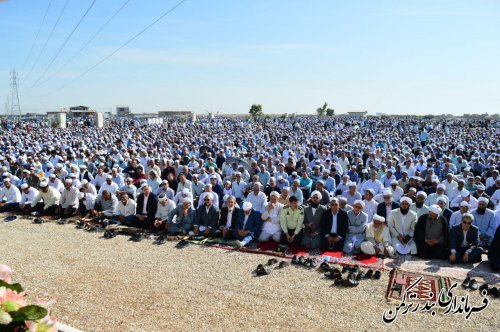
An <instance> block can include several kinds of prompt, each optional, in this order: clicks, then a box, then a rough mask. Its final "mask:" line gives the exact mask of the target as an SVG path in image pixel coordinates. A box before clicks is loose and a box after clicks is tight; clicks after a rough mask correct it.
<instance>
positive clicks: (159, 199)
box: [158, 194, 168, 202]
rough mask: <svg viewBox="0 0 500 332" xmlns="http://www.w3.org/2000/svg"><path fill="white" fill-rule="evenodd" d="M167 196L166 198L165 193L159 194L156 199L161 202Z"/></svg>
mask: <svg viewBox="0 0 500 332" xmlns="http://www.w3.org/2000/svg"><path fill="white" fill-rule="evenodd" d="M167 199H168V198H167V195H165V194H161V195H160V196H159V197H158V201H159V202H163V201H166V200H167Z"/></svg>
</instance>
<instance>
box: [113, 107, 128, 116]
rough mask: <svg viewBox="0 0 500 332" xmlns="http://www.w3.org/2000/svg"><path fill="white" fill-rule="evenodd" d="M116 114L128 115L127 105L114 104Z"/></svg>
mask: <svg viewBox="0 0 500 332" xmlns="http://www.w3.org/2000/svg"><path fill="white" fill-rule="evenodd" d="M116 116H120V117H122V116H123V117H128V116H130V108H129V107H128V106H116Z"/></svg>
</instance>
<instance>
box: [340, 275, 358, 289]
mask: <svg viewBox="0 0 500 332" xmlns="http://www.w3.org/2000/svg"><path fill="white" fill-rule="evenodd" d="M342 285H343V286H344V287H356V286H357V285H359V281H357V280H356V278H354V277H353V276H350V277H348V278H347V279H345V280H344V282H343V283H342Z"/></svg>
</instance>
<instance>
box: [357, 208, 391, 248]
mask: <svg viewBox="0 0 500 332" xmlns="http://www.w3.org/2000/svg"><path fill="white" fill-rule="evenodd" d="M365 235H366V241H364V242H362V243H361V251H362V252H364V253H365V254H367V255H384V256H389V257H390V256H393V255H394V248H393V247H392V245H391V233H390V232H389V227H388V226H387V224H386V223H385V218H384V217H382V216H379V215H378V214H375V215H373V222H371V223H369V224H368V226H367V227H366V233H365Z"/></svg>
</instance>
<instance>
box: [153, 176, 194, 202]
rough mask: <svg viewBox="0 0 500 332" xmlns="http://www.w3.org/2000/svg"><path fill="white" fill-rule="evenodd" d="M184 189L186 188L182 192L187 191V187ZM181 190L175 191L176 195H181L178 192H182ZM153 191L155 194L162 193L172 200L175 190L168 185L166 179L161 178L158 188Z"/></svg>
mask: <svg viewBox="0 0 500 332" xmlns="http://www.w3.org/2000/svg"><path fill="white" fill-rule="evenodd" d="M185 189H186V190H185V191H184V192H187V191H189V189H188V188H185ZM182 191H183V190H182V189H181V190H179V191H178V192H177V195H179V197H181V195H180V192H182ZM153 192H154V193H155V195H156V196H160V195H161V194H164V195H165V196H166V197H167V198H168V199H170V200H174V198H175V196H176V193H175V191H174V190H173V189H172V188H170V187H169V184H168V181H167V180H162V181H161V182H160V185H159V186H158V188H157V189H156V190H154V191H153Z"/></svg>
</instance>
